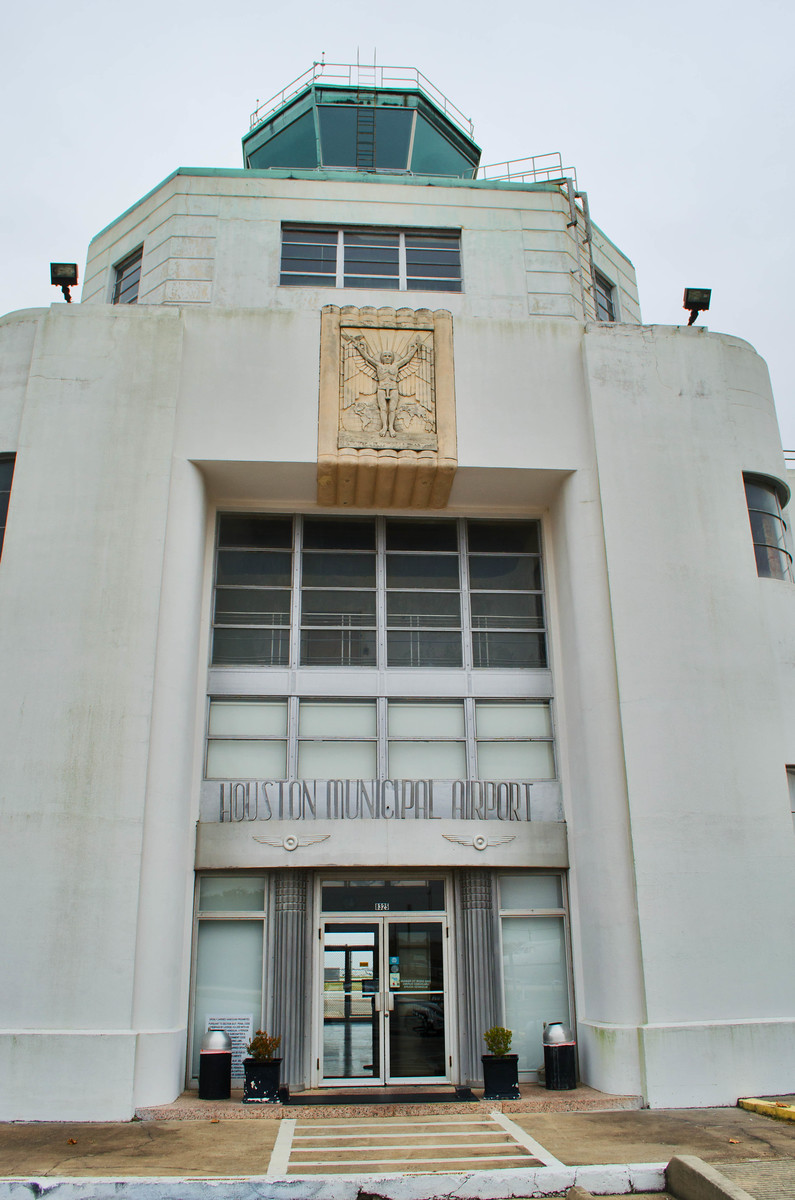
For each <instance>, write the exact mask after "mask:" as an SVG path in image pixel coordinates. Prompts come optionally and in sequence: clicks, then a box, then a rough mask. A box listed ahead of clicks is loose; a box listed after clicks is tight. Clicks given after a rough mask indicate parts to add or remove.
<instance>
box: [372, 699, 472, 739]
mask: <svg viewBox="0 0 795 1200" xmlns="http://www.w3.org/2000/svg"><path fill="white" fill-rule="evenodd" d="M388 714H389V733H390V736H391V737H463V736H464V732H465V730H464V706H463V704H390V705H389V709H388Z"/></svg>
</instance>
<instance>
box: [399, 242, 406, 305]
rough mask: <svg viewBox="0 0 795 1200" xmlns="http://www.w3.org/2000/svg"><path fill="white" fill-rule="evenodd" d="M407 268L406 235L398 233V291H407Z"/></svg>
mask: <svg viewBox="0 0 795 1200" xmlns="http://www.w3.org/2000/svg"><path fill="white" fill-rule="evenodd" d="M407 276H408V269H407V267H406V235H405V233H401V234H400V240H399V242H398V291H400V292H406V291H408V283H407V282H406V279H407Z"/></svg>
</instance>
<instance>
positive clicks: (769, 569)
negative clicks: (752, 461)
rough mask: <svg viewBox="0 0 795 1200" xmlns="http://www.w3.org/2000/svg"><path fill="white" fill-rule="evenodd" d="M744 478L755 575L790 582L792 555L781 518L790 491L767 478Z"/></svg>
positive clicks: (752, 476) (785, 526) (759, 476)
mask: <svg viewBox="0 0 795 1200" xmlns="http://www.w3.org/2000/svg"><path fill="white" fill-rule="evenodd" d="M743 478H744V483H745V496H746V500H747V502H748V516H749V518H750V521H751V536H752V537H753V540H754V553H755V554H756V571H757V574H758V575H759V576H760V577H761V578H763V579H788V580H790V581H791V580H792V555H791V554H790V552H789V550H788V548H787V543H788V539H787V523H786V521H785V520H784V517H783V515H782V509H783V507H784V506H785V505H786V504H787V502H788V500H789V488H788V487H787V486H786V484H784V483H782V482H781V481H780V480H778V479H772V478H771V477H770V476H768V475H745V476H744V477H743Z"/></svg>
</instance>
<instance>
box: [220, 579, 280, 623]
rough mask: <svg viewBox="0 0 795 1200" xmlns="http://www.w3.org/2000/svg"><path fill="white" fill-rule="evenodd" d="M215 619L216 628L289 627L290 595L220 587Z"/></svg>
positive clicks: (266, 590)
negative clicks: (218, 626) (235, 626)
mask: <svg viewBox="0 0 795 1200" xmlns="http://www.w3.org/2000/svg"><path fill="white" fill-rule="evenodd" d="M215 620H216V622H217V623H218V624H219V625H289V624H290V593H289V592H286V591H285V592H280V591H276V590H275V589H273V588H256V589H255V588H227V587H219V588H218V589H217V590H216V593H215Z"/></svg>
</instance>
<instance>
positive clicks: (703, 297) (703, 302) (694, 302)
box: [682, 288, 712, 325]
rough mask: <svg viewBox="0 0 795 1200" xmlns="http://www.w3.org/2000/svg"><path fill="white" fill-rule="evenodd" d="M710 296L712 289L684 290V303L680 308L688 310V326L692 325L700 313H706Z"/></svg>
mask: <svg viewBox="0 0 795 1200" xmlns="http://www.w3.org/2000/svg"><path fill="white" fill-rule="evenodd" d="M711 295H712V288H685V301H684V304H683V305H682V308H689V309H690V320H689V321H688V322H687V323H688V325H692V324H693V322H694V321H695V319H696V317H697V316H698V314H699V313H700V312H706V311H707V309H708V308H709V301H710V297H711Z"/></svg>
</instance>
